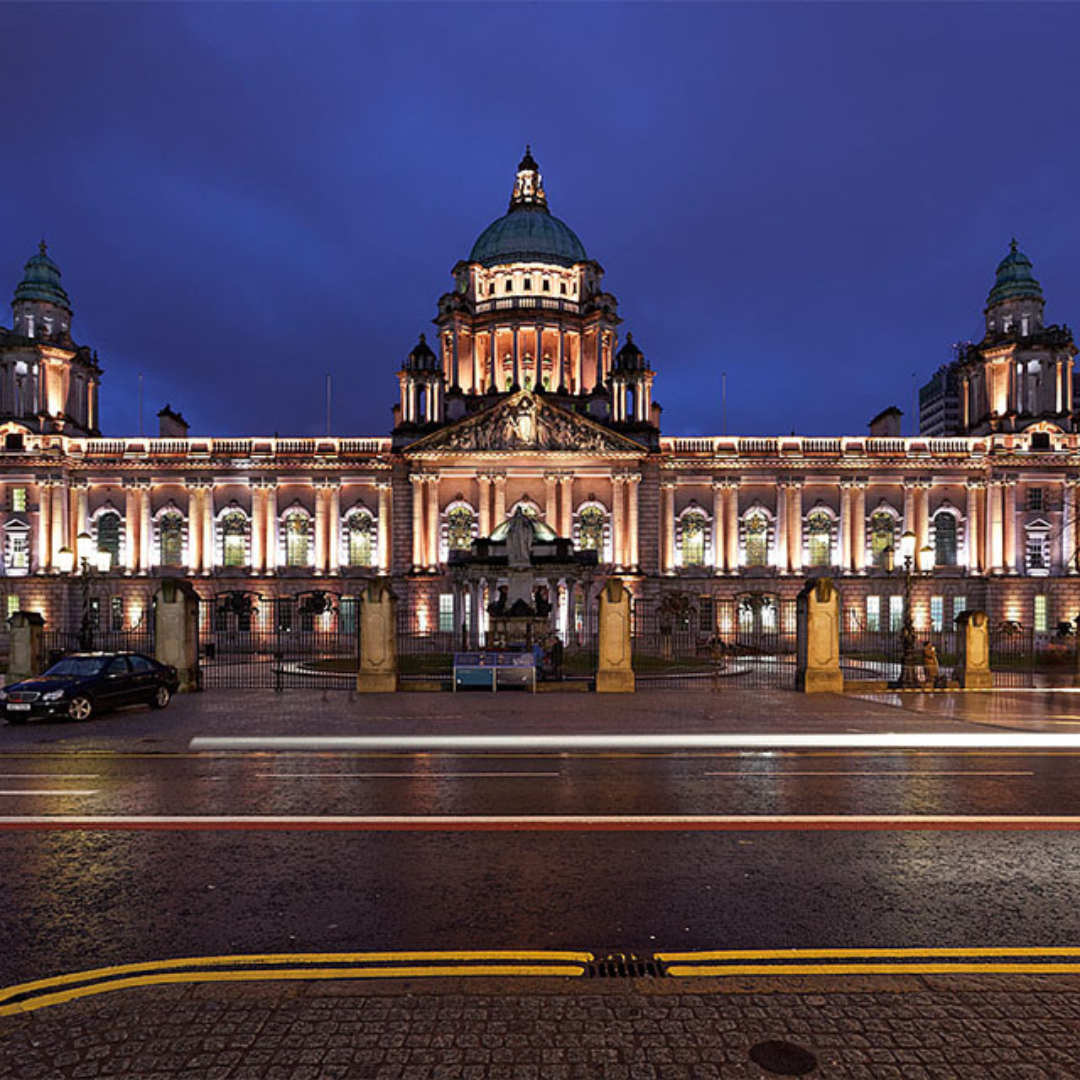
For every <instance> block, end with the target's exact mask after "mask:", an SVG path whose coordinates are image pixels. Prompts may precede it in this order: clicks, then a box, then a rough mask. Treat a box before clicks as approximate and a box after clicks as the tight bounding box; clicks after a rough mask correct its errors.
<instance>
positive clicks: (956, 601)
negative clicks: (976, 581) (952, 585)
mask: <svg viewBox="0 0 1080 1080" xmlns="http://www.w3.org/2000/svg"><path fill="white" fill-rule="evenodd" d="M965 611H967V597H966V596H954V597H953V601H952V617H953V622H956V619H957V616H959V615H963V614H964V612H965Z"/></svg>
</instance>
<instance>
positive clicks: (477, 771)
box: [0, 749, 1080, 984]
mask: <svg viewBox="0 0 1080 1080" xmlns="http://www.w3.org/2000/svg"><path fill="white" fill-rule="evenodd" d="M1078 808H1080V756H1078V755H1076V754H1072V753H1008V754H1005V753H985V752H981V753H980V752H974V753H948V754H946V753H938V752H918V753H915V752H890V753H882V752H810V753H711V754H692V755H688V754H663V753H655V754H643V755H635V754H611V755H595V754H586V755H575V754H562V755H560V754H521V755H514V756H497V755H448V754H379V755H358V754H269V753H262V754H191V753H177V754H139V753H130V754H129V753H79V754H70V753H48V752H41V751H34V750H30V749H27V750H23V751H12V752H9V753H7V754H4V755H2V756H0V817H3V818H4V819H12V818H24V819H25V818H51V817H54V816H61V817H65V816H70V815H80V816H84V815H107V816H110V817H112V816H119V817H121V818H122V817H123V816H125V815H157V816H164V817H170V816H184V815H199V816H205V815H224V816H229V817H246V816H250V815H278V816H285V817H288V816H293V815H295V816H297V817H299V818H301V819H302V818H304V817H307V816H311V815H317V816H323V815H348V816H350V817H351V818H353V819H355V820H354V831H349V832H318V831H311V830H310V829H309V828H308V827H307V826H306V825H305V824H304V822H303V821H302V820H300V821H298V822H296V823H295V824H294V825H293V826H290V828H289V830H288V831H280V832H265V831H236V830H235V829H234V828H230V827H223V828H221V829H219V830H215V831H205V832H190V831H183V830H182V829H177V830H175V831H160V832H148V831H142V830H137V829H136V830H128V829H126V828H120V829H117V830H114V831H102V830H99V829H90V830H79V831H58V830H56V829H53V828H51V827H46V828H44V829H42V830H41V831H30V832H23V831H11V830H10V829H0V910H2V911H3V912H4V916H3V918H2V919H0V983H3V984H10V983H12V982H16V981H21V980H25V979H30V978H35V977H40V976H46V975H52V974H57V973H60V972H64V971H72V970H82V969H86V968H89V967H96V966H103V965H107V964H112V963H126V962H134V961H140V960H153V959H161V958H165V957H176V956H185V955H189V956H190V955H210V954H222V953H234V952H236V953H254V952H294V951H312V952H332V951H361V950H378V949H453V948H547V949H552V948H581V949H590V950H594V951H596V950H604V951H606V950H641V951H651V950H665V949H666V950H677V949H714V948H770V949H775V948H813V947H905V946H907V947H914V946H919V947H946V946H973V947H986V946H1003V945H1016V946H1025V947H1027V946H1051V945H1053V946H1056V945H1072V944H1075V943H1076V942H1077V940H1078V938H1080V933H1078V931H1080V915H1078V907H1080V905H1078V900H1080V890H1078V888H1077V885H1078V878H1077V875H1078V870H1077V868H1078V867H1080V832H1077V831H1067V830H1062V831H1057V830H1054V831H1046V832H1039V831H1003V830H1002V829H1001V828H1000V827H998V826H997V825H995V824H994V823H993V822H991V821H987V820H985V817H986V816H987V815H1032V816H1040V817H1042V816H1053V815H1072V814H1076V813H1077V812H1078ZM378 815H382V816H389V815H408V816H410V817H414V818H415V817H424V816H430V815H439V816H444V817H451V818H455V819H457V818H470V817H476V816H477V815H502V816H510V817H514V816H528V815H559V816H561V817H570V818H575V817H582V816H589V815H603V816H606V817H608V818H616V817H619V816H621V815H758V816H769V815H809V816H819V815H840V816H843V817H844V818H847V819H850V820H851V829H850V831H844V832H835V831H829V830H827V829H823V828H817V827H815V826H814V825H812V824H811V825H807V826H806V827H803V828H800V830H799V831H790V830H788V829H787V828H783V827H780V826H777V827H775V828H774V827H772V826H769V827H768V828H766V829H764V830H754V831H749V830H744V829H742V828H737V827H735V828H728V829H726V830H725V831H720V832H715V831H703V830H695V829H690V828H687V829H681V828H680V829H678V830H676V831H670V832H649V831H643V830H642V828H641V827H640V826H635V825H634V824H633V823H626V824H625V826H618V827H613V828H612V829H611V830H609V831H576V830H573V829H571V828H564V827H562V826H557V827H553V829H552V830H551V831H547V832H523V833H522V832H512V831H501V832H500V831H470V832H451V831H446V830H445V829H444V828H436V829H430V830H428V829H423V828H417V829H414V830H412V831H408V832H382V831H368V830H367V829H366V828H365V827H364V822H363V819H365V818H368V817H371V816H378ZM866 815H879V816H889V817H891V816H897V815H956V816H960V817H962V818H963V819H965V825H964V827H962V828H950V829H949V830H948V831H903V830H901V829H899V828H891V827H885V828H875V829H874V830H870V829H864V828H863V826H862V824H860V822H861V821H862V819H863V818H865V816H866Z"/></svg>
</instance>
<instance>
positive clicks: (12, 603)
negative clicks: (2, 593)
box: [7, 593, 19, 619]
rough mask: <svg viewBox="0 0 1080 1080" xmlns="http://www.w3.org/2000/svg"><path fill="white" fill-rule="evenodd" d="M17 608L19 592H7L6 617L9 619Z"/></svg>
mask: <svg viewBox="0 0 1080 1080" xmlns="http://www.w3.org/2000/svg"><path fill="white" fill-rule="evenodd" d="M18 610H19V594H18V593H8V598H7V617H8V618H9V619H10V618H11V616H12V615H14V614H15V613H16V612H17V611H18Z"/></svg>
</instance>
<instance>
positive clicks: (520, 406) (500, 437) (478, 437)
mask: <svg viewBox="0 0 1080 1080" xmlns="http://www.w3.org/2000/svg"><path fill="white" fill-rule="evenodd" d="M459 450H463V451H484V450H496V451H508V450H549V451H566V452H579V453H580V452H584V453H623V454H625V453H626V452H627V451H631V452H633V453H638V454H640V453H644V452H645V447H643V446H642V445H641V444H640V443H637V442H635V441H634V440H633V439H628V438H627V437H626V436H625V435H620V434H618V433H617V432H614V431H609V430H608V429H607V428H605V427H604V426H603V425H601V424H597V423H596V422H595V421H593V420H589V419H587V418H586V417H584V416H579V415H577V414H576V413H572V412H568V411H567V410H566V409H561V408H559V407H558V406H557V405H553V404H551V403H550V402H548V401H545V400H544V399H543V398H541V397H539V396H538V395H537V394H534V393H532V392H531V391H529V390H521V391H519V392H518V393H516V394H513V395H511V396H510V397H508V398H506V399H505V400H504V401H500V402H498V404H496V405H493V406H491V408H489V409H485V410H484V411H483V412H481V413H477V414H476V415H475V416H470V417H467V418H466V419H464V420H460V421H459V422H458V423H456V424H451V425H450V426H449V427H445V428H443V429H442V430H441V431H436V432H433V433H432V434H431V435H428V436H426V437H425V438H423V439H420V440H418V441H417V442H415V443H413V444H412V445H411V446H410V447H408V449H407V450H406V451H405V452H406V453H407V454H414V453H416V454H430V453H433V452H437V451H438V452H441V451H459Z"/></svg>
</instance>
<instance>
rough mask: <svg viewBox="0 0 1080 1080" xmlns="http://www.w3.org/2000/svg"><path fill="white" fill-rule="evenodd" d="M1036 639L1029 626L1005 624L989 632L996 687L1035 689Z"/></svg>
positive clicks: (1012, 623)
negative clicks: (1033, 687)
mask: <svg viewBox="0 0 1080 1080" xmlns="http://www.w3.org/2000/svg"><path fill="white" fill-rule="evenodd" d="M1034 668H1035V635H1034V633H1033V632H1032V628H1031V627H1030V626H1027V627H1025V626H1023V625H1022V624H1021V623H1019V622H1015V621H1012V620H1006V621H1004V622H1001V623H998V625H997V626H993V627H991V630H990V670H991V671H992V672H993V673H994V686H995V687H1014V688H1015V687H1029V686H1034V685H1035V678H1034V675H1035V671H1034Z"/></svg>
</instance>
